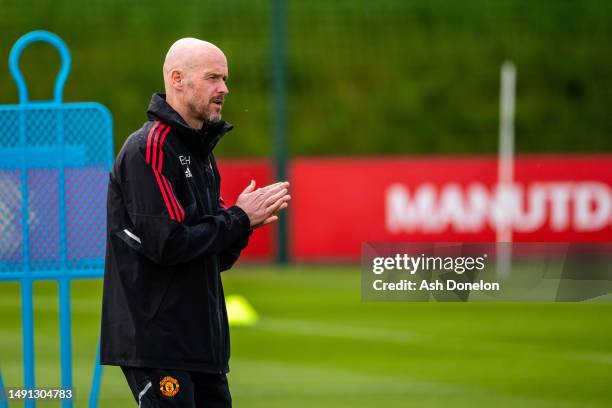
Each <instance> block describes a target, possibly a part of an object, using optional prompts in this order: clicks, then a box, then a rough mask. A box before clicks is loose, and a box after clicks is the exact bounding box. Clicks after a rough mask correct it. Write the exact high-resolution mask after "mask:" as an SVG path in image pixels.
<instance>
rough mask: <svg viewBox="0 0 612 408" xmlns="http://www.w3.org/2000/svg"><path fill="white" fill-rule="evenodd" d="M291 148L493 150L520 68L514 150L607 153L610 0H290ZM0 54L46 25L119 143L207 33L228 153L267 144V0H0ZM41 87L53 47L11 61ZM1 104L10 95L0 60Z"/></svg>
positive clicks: (73, 94) (48, 75) (81, 94)
mask: <svg viewBox="0 0 612 408" xmlns="http://www.w3.org/2000/svg"><path fill="white" fill-rule="evenodd" d="M286 24H287V32H288V37H287V39H286V42H287V45H288V50H287V52H288V62H287V78H288V96H289V105H288V112H289V118H288V127H289V129H288V130H289V138H290V149H291V153H292V154H295V155H321V154H323V155H331V154H334V155H335V154H347V155H351V154H414V153H486V152H494V151H496V149H497V130H498V111H499V106H498V104H499V102H498V93H499V67H500V65H501V63H502V62H503V61H504V60H507V59H509V60H512V61H514V62H515V64H516V67H517V75H518V76H517V80H518V89H517V113H516V114H517V117H516V131H517V150H518V151H520V152H602V151H607V152H609V151H612V120H611V117H612V115H611V114H612V109H611V107H612V93H611V92H610V90H611V89H612V71H611V69H610V68H611V66H612V64H611V62H612V57H611V55H612V53H611V52H610V49H611V45H612V44H611V39H612V2H609V1H595V0H566V1H558V0H540V1H519V0H505V1H504V0H496V1H491V0H464V1H461V2H449V1H442V0H415V1H401V0H379V1H375V2H372V1H365V0H359V1H357V0H355V1H348V0H339V1H297V0H293V1H289V2H287V20H286ZM0 27H2V40H1V44H0V56H2V58H3V59H4V60H5V61H7V60H8V52H9V49H10V47H11V45H12V44H13V43H14V41H15V40H16V39H17V38H18V37H19V36H20V35H22V34H24V33H26V32H28V31H31V30H34V29H47V30H50V31H53V32H55V33H57V34H58V35H60V36H61V37H62V38H64V40H66V42H67V43H68V45H69V47H70V49H71V51H72V56H73V69H72V72H71V75H70V77H69V80H68V83H67V86H66V92H65V99H66V101H83V100H95V101H99V102H102V103H104V104H105V105H107V106H108V107H109V108H110V109H111V111H112V112H113V115H114V118H115V141H116V145H117V149H118V148H119V147H120V145H121V143H122V142H123V140H125V137H126V136H127V135H128V134H130V133H131V132H132V131H133V130H134V129H136V128H137V127H139V126H140V125H141V124H142V122H143V121H144V120H145V109H146V105H147V103H148V100H149V98H150V95H151V93H152V92H154V91H158V90H161V89H162V86H163V82H162V78H161V65H162V61H163V58H164V55H165V52H166V50H167V48H168V47H169V46H170V44H171V43H172V42H173V41H174V40H176V39H177V38H180V37H184V36H195V37H200V38H203V39H207V40H210V41H212V42H215V43H217V44H218V45H219V46H220V47H221V48H223V49H224V50H225V51H226V54H227V56H228V58H229V62H230V80H229V86H230V95H229V97H228V103H227V104H226V107H225V110H224V116H225V118H227V119H228V120H230V121H231V122H233V123H234V124H235V125H236V130H235V131H234V132H232V133H230V134H229V135H228V137H227V138H226V140H224V141H223V142H222V143H221V144H220V146H219V150H220V153H221V154H224V155H241V156H263V155H268V154H270V152H271V140H270V139H271V137H270V133H271V129H272V118H273V112H272V99H271V98H272V92H271V69H270V66H271V54H272V53H271V50H270V43H271V41H270V36H271V34H270V27H271V2H270V1H248V0H231V1H230V0H227V1H223V2H207V1H193V0H192V1H175V2H168V1H159V0H150V1H147V2H145V1H133V2H125V1H118V0H113V1H100V0H96V1H87V2H85V1H72V0H41V1H27V0H26V1H14V0H10V1H7V0H0ZM22 65H23V67H24V70H25V72H26V76H27V79H28V83H29V84H30V88H31V95H32V96H33V97H34V98H48V97H49V96H50V95H51V89H52V84H51V82H52V77H53V75H55V72H56V70H57V68H58V66H59V58H58V57H57V56H56V55H55V54H54V53H53V52H52V51H50V50H49V49H48V48H47V47H45V46H36V47H32V48H31V49H28V50H27V51H26V52H25V54H24V57H23V58H22ZM0 67H1V68H0V103H15V102H16V100H17V94H16V89H15V86H14V84H13V82H12V79H11V78H10V76H9V73H8V64H3V65H1V66H0Z"/></svg>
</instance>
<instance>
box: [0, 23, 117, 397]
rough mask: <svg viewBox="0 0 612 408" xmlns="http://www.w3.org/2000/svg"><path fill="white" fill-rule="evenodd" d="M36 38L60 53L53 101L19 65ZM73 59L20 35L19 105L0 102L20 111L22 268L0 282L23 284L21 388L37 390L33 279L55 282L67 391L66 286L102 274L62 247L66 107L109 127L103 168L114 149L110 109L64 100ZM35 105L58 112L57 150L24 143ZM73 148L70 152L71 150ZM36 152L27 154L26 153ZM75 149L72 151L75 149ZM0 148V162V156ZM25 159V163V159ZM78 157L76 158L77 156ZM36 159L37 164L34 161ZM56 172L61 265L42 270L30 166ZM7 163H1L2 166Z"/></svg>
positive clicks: (94, 390)
mask: <svg viewBox="0 0 612 408" xmlns="http://www.w3.org/2000/svg"><path fill="white" fill-rule="evenodd" d="M34 42H46V43H48V44H50V45H51V46H53V47H55V48H56V50H57V51H58V53H59V54H60V57H61V68H60V71H59V73H58V75H57V77H56V79H55V86H54V91H53V99H52V100H51V101H30V100H29V96H28V88H27V85H26V82H25V79H24V77H23V74H22V72H21V70H20V68H19V59H20V57H21V54H22V52H23V50H24V49H25V48H26V47H27V46H28V45H30V44H32V43H34ZM70 65H71V57H70V51H69V50H68V47H67V45H66V43H65V42H64V41H63V40H62V39H61V38H60V37H58V36H57V35H55V34H53V33H50V32H47V31H33V32H30V33H28V34H26V35H24V36H23V37H21V38H19V39H18V40H17V42H16V43H15V45H14V46H13V48H12V49H11V52H10V55H9V67H10V72H11V74H12V76H13V77H14V79H15V82H16V84H17V88H18V91H19V104H18V105H5V106H0V111H3V110H10V111H16V112H18V113H19V126H18V129H19V147H18V148H17V149H13V150H12V151H11V152H10V153H7V154H5V156H7V155H9V154H10V155H11V156H13V158H12V159H11V160H12V162H13V164H17V165H16V166H15V167H13V168H16V169H19V170H20V176H21V180H20V182H21V191H22V194H21V233H22V245H21V247H22V259H23V264H22V266H23V267H22V270H21V271H9V272H2V273H0V281H13V280H17V281H19V282H20V284H21V303H22V304H21V306H22V313H21V318H22V336H23V367H24V380H23V381H24V383H23V386H24V387H25V388H35V386H36V379H35V370H34V362H35V356H34V311H33V282H34V281H36V280H48V279H52V280H56V281H57V282H58V291H59V320H60V361H61V386H62V387H63V388H65V389H72V340H71V327H72V325H71V313H70V288H71V281H72V280H73V279H84V278H101V277H102V276H103V274H104V271H103V269H101V268H98V269H70V268H69V267H68V260H67V256H68V255H67V254H68V248H67V246H66V243H67V236H66V198H65V197H66V192H65V183H64V180H65V177H64V175H65V174H64V171H65V168H66V166H68V165H69V166H72V167H78V165H75V160H76V161H78V160H79V159H78V157H79V156H82V154H79V151H78V148H76V150H75V148H74V146H72V147H70V146H67V147H64V146H65V141H64V115H65V110H66V109H70V108H79V109H90V110H94V111H97V112H98V113H99V115H100V116H101V117H103V118H104V123H105V126H106V127H107V128H108V132H107V137H109V142H108V151H107V152H106V156H107V157H106V160H105V166H106V168H107V170H108V169H110V166H111V164H112V160H113V147H112V117H111V114H110V112H109V110H108V109H107V108H106V107H105V106H103V105H101V104H98V103H93V102H88V103H72V104H64V103H63V92H64V85H65V83H66V79H67V77H68V73H69V71H70ZM33 106H35V107H36V108H37V109H38V108H41V109H48V110H51V111H54V112H55V113H56V115H57V116H56V118H57V121H56V129H55V133H56V134H57V140H56V141H55V142H56V145H57V146H58V147H59V148H55V149H53V148H51V149H45V148H40V147H38V148H36V147H34V148H32V147H29V146H28V142H27V137H26V129H27V122H26V121H27V118H26V112H28V111H31V110H32V108H33ZM71 149H72V150H71ZM30 152H31V153H34V154H32V155H30V154H29V153H30ZM75 152H76V153H75ZM16 154H19V155H20V157H21V159H20V160H15V159H14V156H15V155H16ZM2 156H3V155H2V152H1V151H0V160H1V159H2ZM26 157H27V162H26ZM75 157H76V159H75ZM37 161H40V163H37ZM50 163H53V166H52V167H53V168H57V170H58V194H59V219H60V222H59V228H60V230H59V236H60V238H59V245H60V257H61V259H60V269H59V270H54V269H52V270H45V269H42V270H40V269H37V268H32V266H31V263H30V253H29V251H30V236H29V234H30V231H29V230H30V228H29V211H28V204H29V203H28V197H29V196H28V171H27V170H28V169H31V168H32V167H36V166H37V164H38V165H39V166H41V167H51V166H50ZM6 166H7V164H6V163H3V165H2V168H5V167H6ZM99 355H100V351H99V344H98V350H97V354H96V361H95V365H94V372H93V378H92V387H91V392H90V399H89V406H90V407H97V402H98V395H99V391H100V381H101V376H102V367H101V366H100V363H99V361H100V357H99ZM6 406H7V405H6V396H5V395H4V387H3V383H2V375H1V372H0V408H3V407H6ZM72 406H73V401H72V400H63V401H62V407H64V408H69V407H72ZM25 407H26V408H30V407H35V401H32V400H26V401H25Z"/></svg>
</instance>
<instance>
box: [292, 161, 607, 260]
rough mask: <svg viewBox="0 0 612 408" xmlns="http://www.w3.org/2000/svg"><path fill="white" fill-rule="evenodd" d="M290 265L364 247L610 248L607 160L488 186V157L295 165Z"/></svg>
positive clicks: (550, 164)
mask: <svg viewBox="0 0 612 408" xmlns="http://www.w3.org/2000/svg"><path fill="white" fill-rule="evenodd" d="M290 180H291V182H292V195H293V201H292V204H291V208H290V213H289V215H290V224H289V225H290V238H291V241H290V245H291V256H292V259H293V260H296V261H311V260H317V261H320V260H357V259H358V258H359V253H360V244H361V242H363V241H370V242H373V241H378V242H431V241H438V242H449V241H450V242H456V241H468V242H494V241H495V239H496V226H497V225H499V223H500V219H501V217H502V215H503V214H507V216H508V217H509V219H510V223H511V225H512V235H513V240H514V241H516V242H526V241H532V242H537V241H542V242H570V241H572V242H578V241H580V242H583V241H600V242H601V241H603V242H605V241H612V225H611V224H612V156H611V155H571V156H551V155H546V156H522V157H518V158H517V159H516V161H515V167H514V183H513V184H512V185H511V186H509V188H507V189H504V188H499V186H498V185H497V159H496V157H494V156H464V157H448V156H430V157H425V156H420V157H419V156H417V157H385V158H358V159H348V158H325V159H298V160H295V161H294V162H293V163H292V166H291V169H290Z"/></svg>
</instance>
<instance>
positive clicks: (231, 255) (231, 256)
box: [219, 230, 253, 272]
mask: <svg viewBox="0 0 612 408" xmlns="http://www.w3.org/2000/svg"><path fill="white" fill-rule="evenodd" d="M252 233H253V230H249V231H248V232H247V233H246V234H244V235H243V236H241V237H240V238H238V239H237V240H236V241H234V242H233V243H232V244H231V245H230V247H229V248H227V249H225V250H223V251H221V253H220V254H219V263H220V266H221V272H223V271H226V270H228V269H230V268H231V267H232V266H234V264H235V263H236V261H237V260H238V258H239V257H240V253H241V252H242V250H243V249H244V248H246V246H247V245H248V243H249V238H250V237H251V234H252Z"/></svg>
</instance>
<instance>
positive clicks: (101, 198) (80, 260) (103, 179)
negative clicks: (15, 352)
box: [0, 31, 113, 407]
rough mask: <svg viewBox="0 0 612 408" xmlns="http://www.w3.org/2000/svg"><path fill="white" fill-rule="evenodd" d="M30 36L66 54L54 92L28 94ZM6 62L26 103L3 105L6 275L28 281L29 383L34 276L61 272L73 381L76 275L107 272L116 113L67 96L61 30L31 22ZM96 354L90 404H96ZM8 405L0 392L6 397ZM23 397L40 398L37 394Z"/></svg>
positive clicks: (65, 354)
mask: <svg viewBox="0 0 612 408" xmlns="http://www.w3.org/2000/svg"><path fill="white" fill-rule="evenodd" d="M33 42H46V43H49V44H51V45H52V46H54V47H55V48H56V49H57V51H58V52H59V54H60V57H61V60H62V67H61V69H60V72H59V74H58V76H57V78H56V81H55V87H54V95H53V100H51V101H30V100H29V98H28V89H27V86H26V83H25V80H24V78H23V75H22V73H21V71H20V69H19V58H20V56H21V53H22V52H23V50H24V49H25V48H26V47H27V46H28V45H29V44H31V43H33ZM9 65H10V70H11V74H12V75H13V77H14V78H15V81H16V82H17V87H18V90H19V104H17V105H0V281H9V280H11V281H19V282H20V285H21V306H22V327H23V333H22V336H23V360H24V361H23V368H24V384H23V386H24V387H25V388H35V386H36V384H35V375H34V374H35V373H34V339H35V335H34V317H33V305H32V302H33V299H32V287H33V282H34V281H35V280H41V279H52V280H56V281H57V282H58V286H59V310H60V337H61V338H60V358H61V382H62V384H61V385H62V388H66V389H68V388H70V389H71V388H72V351H71V350H72V345H71V338H70V332H71V321H70V284H71V280H73V279H78V278H99V277H102V276H103V273H104V251H105V230H106V226H105V215H106V210H105V208H106V187H107V181H108V170H109V169H110V166H111V164H112V160H113V137H112V132H113V131H112V117H111V114H110V112H109V111H108V109H107V108H106V107H104V106H103V105H100V104H98V103H93V102H83V103H63V101H62V95H63V89H64V84H65V82H66V78H67V77H68V72H69V71H70V53H69V51H68V47H67V46H66V44H65V43H64V42H63V41H62V40H61V38H59V37H58V36H56V35H55V34H52V33H49V32H46V31H34V32H31V33H28V34H26V35H24V36H23V37H21V38H20V39H19V40H17V42H16V43H15V45H14V46H13V48H12V50H11V53H10V57H9ZM98 359H99V358H98V357H97V358H96V363H95V369H94V378H93V381H92V390H91V394H90V406H96V404H97V396H98V395H97V394H98V391H99V383H100V376H101V368H100V365H99V361H98ZM1 384H2V377H1V373H0V385H1ZM0 390H3V388H1V387H0ZM2 392H3V391H2ZM2 397H4V398H2ZM6 406H7V405H6V398H5V396H3V395H0V407H6ZM25 406H26V407H34V406H35V401H33V400H29V401H26V405H25ZM71 406H72V401H71V400H64V401H62V407H71Z"/></svg>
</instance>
